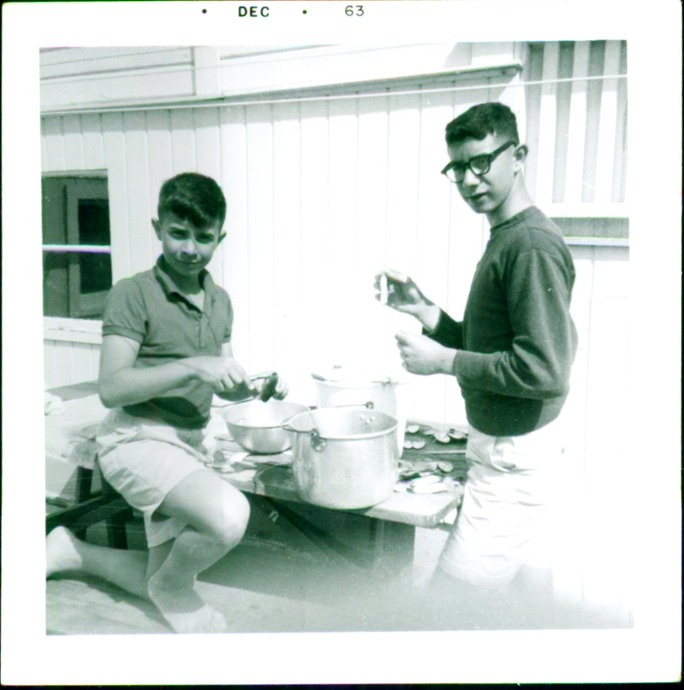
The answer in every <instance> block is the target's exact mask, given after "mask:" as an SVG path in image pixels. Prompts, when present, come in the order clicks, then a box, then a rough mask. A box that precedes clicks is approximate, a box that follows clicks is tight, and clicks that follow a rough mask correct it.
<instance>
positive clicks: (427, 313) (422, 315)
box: [415, 304, 442, 333]
mask: <svg viewBox="0 0 684 690" xmlns="http://www.w3.org/2000/svg"><path fill="white" fill-rule="evenodd" d="M441 313H442V310H441V309H440V307H438V306H437V305H436V304H426V305H425V306H424V307H423V308H421V310H420V311H419V312H417V313H416V315H415V316H416V318H417V319H418V321H420V323H421V324H422V325H423V328H424V329H425V330H426V331H427V332H428V333H431V332H432V331H434V330H435V329H436V328H437V324H438V323H439V318H440V315H441Z"/></svg>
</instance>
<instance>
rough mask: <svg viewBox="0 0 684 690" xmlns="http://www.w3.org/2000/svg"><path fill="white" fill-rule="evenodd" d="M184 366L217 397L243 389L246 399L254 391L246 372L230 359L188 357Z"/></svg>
mask: <svg viewBox="0 0 684 690" xmlns="http://www.w3.org/2000/svg"><path fill="white" fill-rule="evenodd" d="M185 364H186V366H188V367H190V368H191V369H192V371H193V372H194V376H195V377H196V378H197V379H199V380H200V381H202V382H203V383H206V384H207V385H208V386H210V387H211V389H212V391H213V392H214V393H216V394H217V395H221V394H229V395H231V394H234V393H236V392H237V391H238V390H243V389H244V393H245V396H244V397H247V396H248V395H249V394H250V393H252V394H253V393H254V392H255V390H256V388H255V387H254V385H253V384H252V382H251V381H250V380H249V376H248V375H247V372H246V371H245V370H244V369H243V368H242V367H241V366H240V364H239V363H238V362H237V361H236V360H234V359H232V358H228V359H224V358H223V357H189V358H188V359H186V360H185Z"/></svg>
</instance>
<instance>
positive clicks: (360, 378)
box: [311, 364, 409, 455]
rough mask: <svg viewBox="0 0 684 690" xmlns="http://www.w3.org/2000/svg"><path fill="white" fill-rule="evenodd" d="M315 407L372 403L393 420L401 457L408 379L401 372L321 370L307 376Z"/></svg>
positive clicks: (340, 367) (353, 368) (343, 368)
mask: <svg viewBox="0 0 684 690" xmlns="http://www.w3.org/2000/svg"><path fill="white" fill-rule="evenodd" d="M311 377H312V378H313V380H314V386H315V391H316V402H317V404H318V407H343V406H348V405H363V404H365V403H368V402H370V403H372V404H373V407H374V408H375V409H376V410H379V411H380V412H384V413H385V414H388V415H389V416H390V417H394V418H395V419H396V420H397V448H398V449H399V455H401V453H402V451H403V446H404V434H405V430H406V415H407V408H408V406H409V404H408V403H409V401H408V399H407V394H408V392H409V391H408V385H407V384H408V379H407V378H406V376H405V374H402V373H401V372H395V371H391V370H389V369H387V370H380V369H378V368H376V367H373V368H364V367H356V366H348V365H341V364H338V365H335V366H331V367H322V368H318V369H315V370H314V371H312V372H311Z"/></svg>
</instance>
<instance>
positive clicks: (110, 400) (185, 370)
mask: <svg viewBox="0 0 684 690" xmlns="http://www.w3.org/2000/svg"><path fill="white" fill-rule="evenodd" d="M194 376H195V373H194V371H193V369H192V367H191V366H189V363H187V361H186V360H179V361H177V362H169V363H168V364H162V365H160V366H157V367H148V368H134V367H126V368H125V369H119V370H118V371H116V372H114V373H112V374H109V375H102V376H100V381H99V392H100V399H101V400H102V404H103V405H104V406H105V407H110V408H111V407H121V406H123V405H135V404H136V403H140V402H145V401H146V400H150V399H151V398H155V397H157V396H160V395H163V394H164V393H167V392H168V391H170V390H172V389H174V388H177V387H178V386H181V385H183V384H185V383H187V382H188V381H190V380H191V379H192V378H194Z"/></svg>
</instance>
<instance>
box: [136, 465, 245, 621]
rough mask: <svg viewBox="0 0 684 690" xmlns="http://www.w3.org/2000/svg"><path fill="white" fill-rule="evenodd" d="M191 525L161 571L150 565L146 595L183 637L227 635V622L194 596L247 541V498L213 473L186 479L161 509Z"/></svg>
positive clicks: (169, 496) (173, 548)
mask: <svg viewBox="0 0 684 690" xmlns="http://www.w3.org/2000/svg"><path fill="white" fill-rule="evenodd" d="M160 510H161V512H163V513H164V514H165V515H169V516H172V517H176V518H180V519H181V520H183V521H185V522H187V523H188V525H189V527H188V528H187V529H185V530H184V531H183V532H181V534H180V535H179V536H178V538H177V539H176V540H175V541H174V542H173V546H172V547H171V549H170V551H169V554H168V557H167V558H166V559H165V560H164V561H163V562H162V563H161V564H160V565H159V567H158V568H156V565H155V564H153V563H150V569H149V570H148V573H147V575H148V577H149V579H148V584H147V592H148V594H149V597H150V599H151V600H152V601H153V602H154V603H155V604H156V605H157V606H158V607H159V610H160V611H161V613H162V615H163V616H164V618H166V620H167V621H168V623H169V624H170V625H171V627H172V628H173V629H174V630H175V631H176V632H180V633H190V632H219V631H221V630H225V628H226V622H225V619H224V618H223V616H222V615H221V614H220V613H219V612H218V611H216V610H215V609H213V608H211V607H210V606H208V605H207V604H205V603H204V602H203V601H202V599H200V597H199V596H198V595H197V592H196V591H195V581H196V579H197V575H199V573H201V572H202V571H204V570H206V569H207V568H208V567H209V566H211V565H213V564H214V563H216V562H217V561H218V560H219V559H221V558H222V557H223V556H225V554H226V553H228V551H230V550H231V549H232V548H234V547H235V546H236V545H237V544H238V543H239V542H240V540H241V539H242V536H243V535H244V532H245V529H246V527H247V520H248V518H249V503H248V502H247V500H246V499H245V497H244V496H243V495H242V494H241V493H240V492H239V491H237V490H236V489H234V488H233V487H231V486H230V485H229V484H227V483H226V482H224V481H223V480H222V479H220V478H219V477H217V476H216V475H215V474H214V473H213V472H211V471H210V470H206V471H198V472H195V473H193V474H191V475H190V476H188V477H186V478H185V479H184V480H183V481H182V482H180V483H179V484H178V485H177V486H176V487H175V488H174V489H173V490H172V491H171V492H170V493H169V494H168V496H167V497H166V499H165V500H164V503H163V504H162V505H161V507H160Z"/></svg>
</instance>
